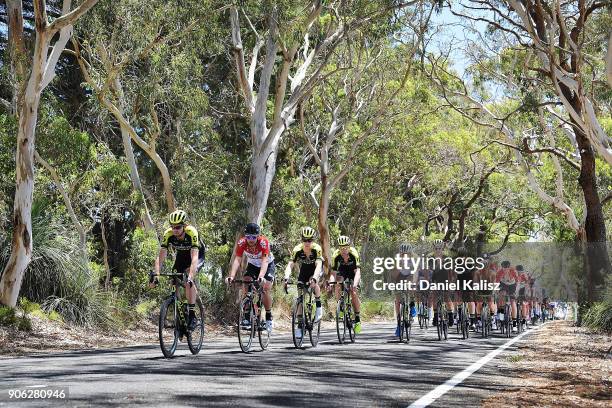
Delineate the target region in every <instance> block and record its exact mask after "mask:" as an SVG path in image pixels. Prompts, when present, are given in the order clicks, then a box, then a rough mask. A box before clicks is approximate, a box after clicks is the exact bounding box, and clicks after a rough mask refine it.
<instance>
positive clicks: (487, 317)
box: [480, 307, 489, 339]
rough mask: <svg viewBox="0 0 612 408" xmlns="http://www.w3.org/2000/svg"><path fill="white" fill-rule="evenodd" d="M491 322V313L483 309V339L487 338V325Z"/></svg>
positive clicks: (481, 323)
mask: <svg viewBox="0 0 612 408" xmlns="http://www.w3.org/2000/svg"><path fill="white" fill-rule="evenodd" d="M488 320H489V312H488V310H487V308H486V307H483V308H482V311H481V312H480V331H481V334H482V338H483V339H485V338H487V324H488Z"/></svg>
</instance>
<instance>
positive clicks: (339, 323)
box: [336, 299, 346, 344]
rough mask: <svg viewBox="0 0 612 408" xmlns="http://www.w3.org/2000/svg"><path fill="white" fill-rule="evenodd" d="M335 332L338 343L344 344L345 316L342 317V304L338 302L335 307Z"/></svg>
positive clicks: (340, 301)
mask: <svg viewBox="0 0 612 408" xmlns="http://www.w3.org/2000/svg"><path fill="white" fill-rule="evenodd" d="M336 332H337V333H338V343H340V344H344V340H345V339H346V316H345V315H344V302H343V301H342V299H340V300H339V301H338V306H336Z"/></svg>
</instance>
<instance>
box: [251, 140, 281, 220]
mask: <svg viewBox="0 0 612 408" xmlns="http://www.w3.org/2000/svg"><path fill="white" fill-rule="evenodd" d="M277 144H278V143H274V144H273V145H271V146H269V148H267V149H265V150H264V151H261V152H257V151H255V150H257V149H255V148H254V152H253V160H252V162H251V173H250V174H249V184H248V187H247V204H248V210H247V220H248V222H255V223H257V224H261V220H262V219H263V216H264V214H265V212H266V206H267V204H268V196H269V195H270V187H271V186H272V179H273V178H274V174H275V173H276V154H277V149H276V145H277Z"/></svg>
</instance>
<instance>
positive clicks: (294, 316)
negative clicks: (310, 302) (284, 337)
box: [291, 298, 305, 348]
mask: <svg viewBox="0 0 612 408" xmlns="http://www.w3.org/2000/svg"><path fill="white" fill-rule="evenodd" d="M304 330H305V327H304V307H303V302H302V299H301V298H298V299H296V301H295V304H294V305H293V313H291V334H292V336H293V345H294V346H295V348H301V347H302V343H304ZM298 331H299V333H298ZM298 334H299V336H298Z"/></svg>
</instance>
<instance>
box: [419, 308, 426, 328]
mask: <svg viewBox="0 0 612 408" xmlns="http://www.w3.org/2000/svg"><path fill="white" fill-rule="evenodd" d="M418 310H419V314H418V319H419V328H420V329H422V328H423V327H424V326H425V313H424V312H425V310H424V309H423V303H419V309H418Z"/></svg>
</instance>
